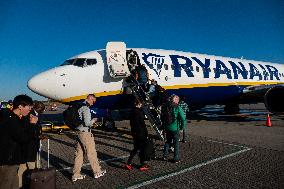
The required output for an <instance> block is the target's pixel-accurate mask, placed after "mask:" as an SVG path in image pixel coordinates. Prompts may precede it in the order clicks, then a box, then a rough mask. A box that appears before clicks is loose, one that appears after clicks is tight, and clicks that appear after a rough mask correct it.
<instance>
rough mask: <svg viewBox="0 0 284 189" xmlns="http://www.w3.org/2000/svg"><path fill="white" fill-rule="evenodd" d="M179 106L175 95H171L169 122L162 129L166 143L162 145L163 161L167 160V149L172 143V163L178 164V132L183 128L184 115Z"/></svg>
mask: <svg viewBox="0 0 284 189" xmlns="http://www.w3.org/2000/svg"><path fill="white" fill-rule="evenodd" d="M178 104H179V97H178V96H177V95H172V96H171V97H170V104H169V106H170V107H169V111H170V112H169V113H168V114H169V115H168V116H171V118H169V119H167V120H170V121H168V122H166V123H164V129H165V131H166V143H165V145H164V150H163V159H164V160H165V161H167V160H168V155H169V147H170V145H171V143H172V142H173V147H174V159H173V162H174V163H178V162H180V156H179V131H180V130H181V128H184V127H185V120H186V119H185V115H184V113H183V110H182V109H181V107H180V106H179V105H178Z"/></svg>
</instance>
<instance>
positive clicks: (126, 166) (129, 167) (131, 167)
mask: <svg viewBox="0 0 284 189" xmlns="http://www.w3.org/2000/svg"><path fill="white" fill-rule="evenodd" d="M125 168H126V169H128V170H132V169H133V166H132V165H131V164H125Z"/></svg>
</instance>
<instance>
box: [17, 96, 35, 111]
mask: <svg viewBox="0 0 284 189" xmlns="http://www.w3.org/2000/svg"><path fill="white" fill-rule="evenodd" d="M32 107H33V100H32V98H31V97H29V96H27V95H18V96H16V97H15V98H14V100H13V111H14V112H17V113H16V114H17V115H18V116H27V115H28V114H29V113H30V111H31V109H32Z"/></svg>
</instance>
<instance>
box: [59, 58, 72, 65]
mask: <svg viewBox="0 0 284 189" xmlns="http://www.w3.org/2000/svg"><path fill="white" fill-rule="evenodd" d="M73 62H74V59H69V60H66V61H65V62H64V63H63V64H61V65H60V66H65V65H72V64H73Z"/></svg>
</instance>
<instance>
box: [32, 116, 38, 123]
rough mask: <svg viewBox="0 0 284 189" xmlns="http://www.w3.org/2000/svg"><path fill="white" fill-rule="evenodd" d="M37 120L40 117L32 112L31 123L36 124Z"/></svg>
mask: <svg viewBox="0 0 284 189" xmlns="http://www.w3.org/2000/svg"><path fill="white" fill-rule="evenodd" d="M37 121H38V117H37V116H34V115H32V114H31V115H30V123H31V124H36V123H37Z"/></svg>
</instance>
